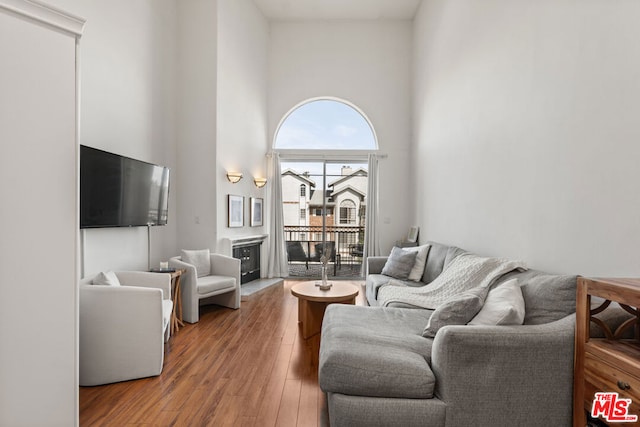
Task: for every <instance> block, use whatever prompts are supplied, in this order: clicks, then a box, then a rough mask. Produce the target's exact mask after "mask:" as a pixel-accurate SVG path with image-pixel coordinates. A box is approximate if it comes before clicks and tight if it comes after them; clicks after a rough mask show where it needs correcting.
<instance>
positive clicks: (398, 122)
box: [268, 21, 414, 252]
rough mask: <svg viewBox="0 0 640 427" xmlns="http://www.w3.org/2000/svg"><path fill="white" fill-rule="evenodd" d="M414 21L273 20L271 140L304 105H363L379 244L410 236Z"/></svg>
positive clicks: (387, 246)
mask: <svg viewBox="0 0 640 427" xmlns="http://www.w3.org/2000/svg"><path fill="white" fill-rule="evenodd" d="M411 29H412V24H411V22H410V21H322V22H320V21H305V22H297V23H296V22H273V23H272V24H271V38H270V42H269V55H270V57H269V82H268V88H269V91H268V105H269V138H270V141H269V144H271V143H272V141H273V137H274V134H275V132H276V127H277V126H278V123H279V122H280V120H281V119H282V118H283V117H284V115H285V114H287V113H288V112H289V110H290V109H291V108H293V107H294V106H296V105H297V104H298V103H300V102H302V101H305V100H308V99H310V98H314V97H324V96H332V97H338V98H341V99H345V100H347V101H349V102H351V103H353V104H354V105H356V106H357V107H359V108H360V109H361V110H362V111H363V112H364V113H365V114H366V115H367V116H368V118H369V119H370V120H371V122H372V124H373V127H374V128H375V131H376V134H377V137H378V143H379V148H380V152H382V153H385V154H388V155H389V157H388V158H387V159H382V160H381V161H380V200H381V203H380V218H381V219H382V221H381V222H382V223H381V224H380V228H381V230H380V235H381V246H382V248H381V249H382V251H383V252H385V251H386V252H388V251H389V250H390V249H391V246H392V244H393V242H395V240H397V239H399V238H401V237H402V236H403V235H404V234H406V232H407V230H408V228H409V225H411V224H410V223H409V220H410V219H411V215H410V213H411V211H412V206H413V198H414V195H413V188H414V187H413V185H412V179H411V176H410V174H409V173H408V172H407V170H408V168H409V164H410V141H411V57H412V48H411V47H412V33H411Z"/></svg>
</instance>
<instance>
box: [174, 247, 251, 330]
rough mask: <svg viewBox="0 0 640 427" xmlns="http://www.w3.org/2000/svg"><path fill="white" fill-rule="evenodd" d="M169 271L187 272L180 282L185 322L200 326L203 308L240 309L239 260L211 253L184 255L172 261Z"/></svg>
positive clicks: (206, 250) (187, 252)
mask: <svg viewBox="0 0 640 427" xmlns="http://www.w3.org/2000/svg"><path fill="white" fill-rule="evenodd" d="M169 267H172V268H181V269H184V270H186V273H184V274H183V275H182V279H181V281H180V285H181V286H180V292H181V294H182V320H184V321H186V322H189V323H197V322H198V320H199V318H200V313H199V309H200V305H206V304H216V305H221V306H224V307H229V308H233V309H238V308H240V260H239V259H236V258H232V257H229V256H225V255H220V254H212V253H209V250H208V249H205V250H198V251H184V250H183V251H182V256H177V257H173V258H170V259H169Z"/></svg>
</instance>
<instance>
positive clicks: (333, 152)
mask: <svg viewBox="0 0 640 427" xmlns="http://www.w3.org/2000/svg"><path fill="white" fill-rule="evenodd" d="M316 101H335V102H339V103H341V104H344V105H346V106H347V107H350V108H352V109H353V110H355V111H356V112H357V113H358V114H359V115H360V116H361V117H362V118H363V119H364V120H365V122H366V123H367V125H368V126H369V129H370V130H371V134H372V135H373V142H374V144H375V148H373V149H326V148H322V149H314V148H295V149H293V148H276V141H277V139H278V133H279V132H280V129H281V128H282V125H283V124H284V123H285V122H286V121H287V119H288V118H289V116H290V115H291V114H292V113H293V112H294V111H296V110H297V109H298V108H300V107H302V106H304V105H306V104H310V103H312V102H316ZM271 149H272V150H273V151H275V152H278V153H280V154H282V155H284V156H287V155H303V156H304V155H305V154H307V155H312V156H314V158H325V159H330V158H332V157H339V158H341V159H344V160H348V159H349V158H350V157H353V158H362V156H363V155H366V154H369V153H378V152H379V149H380V145H379V144H378V135H377V133H376V129H375V127H374V126H373V123H372V122H371V120H370V119H369V117H368V116H367V115H366V113H365V112H364V111H362V109H361V108H360V107H358V106H357V105H355V104H354V103H352V102H350V101H348V100H346V99H344V98H338V97H335V96H318V97H313V98H308V99H306V100H304V101H301V102H299V103H297V104H296V105H294V106H293V107H292V108H291V109H289V111H287V113H286V114H285V115H284V116H282V118H281V119H280V122H278V126H277V127H276V131H275V133H274V134H273V140H272V142H271ZM318 153H322V157H318Z"/></svg>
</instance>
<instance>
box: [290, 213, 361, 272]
mask: <svg viewBox="0 0 640 427" xmlns="http://www.w3.org/2000/svg"><path fill="white" fill-rule="evenodd" d="M284 233H285V239H286V240H287V257H288V260H289V277H309V278H319V277H320V275H321V263H320V257H321V256H322V251H323V247H326V248H327V252H328V255H329V264H328V267H329V268H328V274H329V277H343V278H353V277H361V275H362V272H361V270H362V268H361V267H362V247H363V246H362V244H363V241H364V227H362V226H350V225H332V226H327V228H326V242H327V244H326V246H323V240H322V227H321V226H285V227H284Z"/></svg>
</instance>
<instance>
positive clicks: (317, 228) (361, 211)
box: [282, 166, 368, 245]
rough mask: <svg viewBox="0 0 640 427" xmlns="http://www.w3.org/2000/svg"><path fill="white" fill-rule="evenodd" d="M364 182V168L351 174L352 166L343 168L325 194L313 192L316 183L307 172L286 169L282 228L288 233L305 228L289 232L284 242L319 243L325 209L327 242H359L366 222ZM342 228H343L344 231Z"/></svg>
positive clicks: (283, 189) (318, 190)
mask: <svg viewBox="0 0 640 427" xmlns="http://www.w3.org/2000/svg"><path fill="white" fill-rule="evenodd" d="M367 179H368V174H367V171H366V170H365V169H362V168H359V169H357V170H356V171H353V169H352V168H351V167H348V166H343V167H342V171H341V177H340V178H338V179H336V180H335V181H333V182H331V183H329V184H328V185H327V187H328V189H327V190H326V191H322V190H321V189H316V183H315V181H313V180H312V179H311V178H310V176H309V173H308V172H304V173H301V174H300V173H297V172H295V171H293V170H291V169H287V170H285V171H284V172H283V173H282V200H283V206H282V208H283V212H284V225H285V227H288V228H289V229H290V230H291V227H304V228H303V229H300V230H296V231H288V232H287V240H301V241H304V240H313V241H322V225H323V213H324V209H326V213H327V215H326V216H325V217H324V221H325V224H326V226H327V240H329V241H336V242H338V243H339V244H342V243H345V244H347V245H348V244H351V245H353V244H358V243H361V242H362V239H363V237H364V235H363V232H362V231H361V229H363V228H364V220H365V211H366V209H365V207H366V195H367ZM307 227H310V228H307ZM341 228H344V229H345V230H344V232H342V231H341V230H340V229H341ZM347 229H348V230H347ZM334 231H335V232H334ZM345 233H349V235H348V236H347V235H346V234H345ZM343 234H344V235H343Z"/></svg>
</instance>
